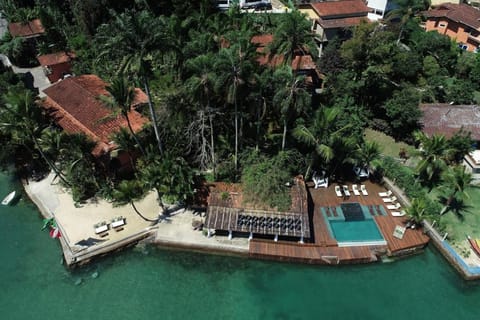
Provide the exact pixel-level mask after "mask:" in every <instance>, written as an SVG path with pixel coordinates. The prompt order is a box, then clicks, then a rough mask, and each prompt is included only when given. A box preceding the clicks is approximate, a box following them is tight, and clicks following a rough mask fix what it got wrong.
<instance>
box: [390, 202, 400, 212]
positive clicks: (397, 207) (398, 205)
mask: <svg viewBox="0 0 480 320" xmlns="http://www.w3.org/2000/svg"><path fill="white" fill-rule="evenodd" d="M401 207H402V206H401V205H400V203H398V202H397V203H396V204H389V205H388V206H387V209H388V210H398V209H400V208H401Z"/></svg>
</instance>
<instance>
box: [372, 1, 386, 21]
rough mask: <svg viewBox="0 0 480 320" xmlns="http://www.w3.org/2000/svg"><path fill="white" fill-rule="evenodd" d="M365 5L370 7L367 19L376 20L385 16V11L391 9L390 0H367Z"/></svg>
mask: <svg viewBox="0 0 480 320" xmlns="http://www.w3.org/2000/svg"><path fill="white" fill-rule="evenodd" d="M366 4H367V7H368V8H369V9H370V12H369V13H368V19H370V20H371V21H377V20H380V19H383V18H384V17H385V13H386V12H388V11H389V10H391V9H392V1H391V0H367V1H366Z"/></svg>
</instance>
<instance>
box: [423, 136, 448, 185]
mask: <svg viewBox="0 0 480 320" xmlns="http://www.w3.org/2000/svg"><path fill="white" fill-rule="evenodd" d="M414 138H415V141H417V143H419V144H420V148H419V150H418V151H417V155H418V156H420V161H419V163H418V165H417V168H416V171H417V174H418V177H419V178H420V179H421V180H423V182H424V183H426V184H427V185H429V187H430V191H431V190H432V188H433V186H434V185H435V184H436V183H437V182H438V181H439V179H440V177H441V173H442V171H443V170H444V169H445V167H446V163H445V161H446V159H448V157H449V154H450V152H451V150H450V149H449V147H448V143H447V142H448V141H447V139H446V138H445V136H443V135H435V134H434V135H433V136H432V137H428V136H427V135H426V134H425V133H423V132H421V131H417V132H415V133H414Z"/></svg>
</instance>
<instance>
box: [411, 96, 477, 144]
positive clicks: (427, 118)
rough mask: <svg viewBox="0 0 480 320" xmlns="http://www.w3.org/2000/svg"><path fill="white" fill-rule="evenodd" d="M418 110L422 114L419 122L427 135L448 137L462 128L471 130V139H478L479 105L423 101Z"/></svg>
mask: <svg viewBox="0 0 480 320" xmlns="http://www.w3.org/2000/svg"><path fill="white" fill-rule="evenodd" d="M420 110H421V111H422V114H423V116H422V118H421V120H420V123H421V124H422V130H423V132H425V133H426V134H427V135H429V136H431V135H433V134H443V135H444V136H446V137H447V138H450V137H451V136H453V135H454V134H455V133H456V132H458V131H460V130H464V131H466V132H471V134H472V139H473V140H476V141H480V106H477V105H451V104H449V103H425V104H421V105H420Z"/></svg>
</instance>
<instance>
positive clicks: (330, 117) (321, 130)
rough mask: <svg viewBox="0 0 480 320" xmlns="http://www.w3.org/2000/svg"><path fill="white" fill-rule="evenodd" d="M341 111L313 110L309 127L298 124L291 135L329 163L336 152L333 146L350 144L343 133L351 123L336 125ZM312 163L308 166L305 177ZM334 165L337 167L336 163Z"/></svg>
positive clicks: (324, 108) (333, 109)
mask: <svg viewBox="0 0 480 320" xmlns="http://www.w3.org/2000/svg"><path fill="white" fill-rule="evenodd" d="M341 112H342V110H341V109H340V108H336V107H332V108H327V107H321V108H320V109H318V110H317V111H316V112H315V116H314V118H313V122H312V124H311V125H310V126H309V127H307V126H305V125H299V126H297V127H296V128H295V129H294V131H293V136H294V137H295V138H296V139H297V140H299V141H300V142H303V143H305V144H306V145H307V146H308V147H310V148H312V152H313V153H314V155H315V156H318V157H320V158H321V160H322V162H323V164H324V165H329V164H330V163H331V162H332V161H333V160H334V159H335V157H336V152H337V150H336V149H335V147H339V148H340V147H341V148H343V147H344V146H348V147H351V146H352V141H351V139H350V137H349V136H348V135H347V134H345V131H347V130H348V129H350V128H351V125H347V126H343V127H340V128H338V127H337V119H338V117H339V115H340V113H341ZM342 139H345V141H344V143H341V140H342ZM347 140H348V141H347ZM353 150H354V149H352V151H353ZM338 151H339V150H338ZM341 153H343V152H341ZM314 158H315V157H314ZM344 160H347V159H341V161H342V162H343V161H344ZM312 164H313V163H311V164H310V165H309V166H308V169H307V172H306V174H305V176H306V177H307V176H308V174H309V172H310V169H311V166H312ZM334 167H335V168H337V167H338V164H336V165H335V166H334Z"/></svg>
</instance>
